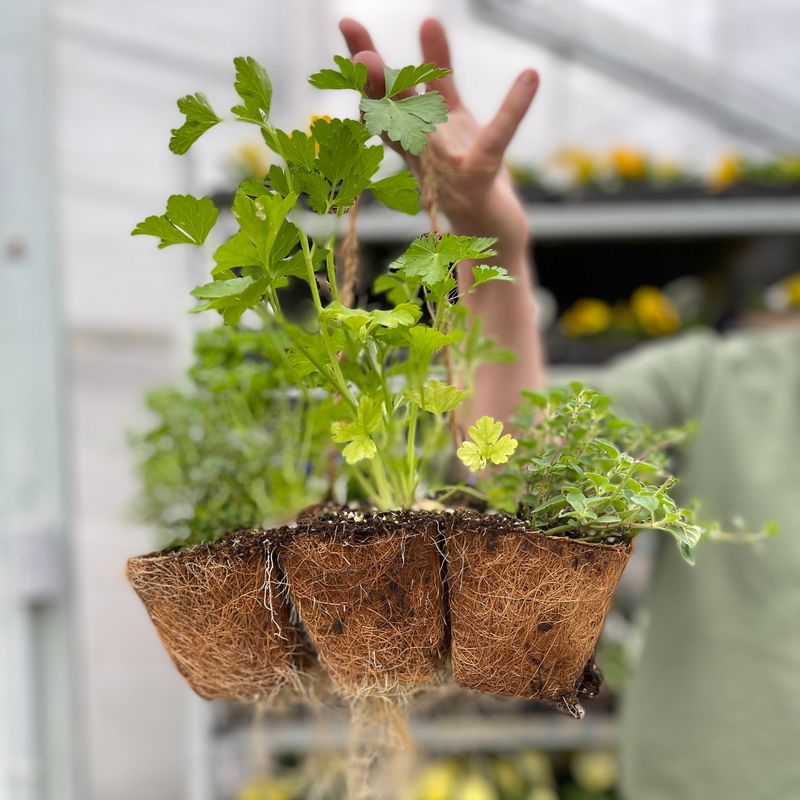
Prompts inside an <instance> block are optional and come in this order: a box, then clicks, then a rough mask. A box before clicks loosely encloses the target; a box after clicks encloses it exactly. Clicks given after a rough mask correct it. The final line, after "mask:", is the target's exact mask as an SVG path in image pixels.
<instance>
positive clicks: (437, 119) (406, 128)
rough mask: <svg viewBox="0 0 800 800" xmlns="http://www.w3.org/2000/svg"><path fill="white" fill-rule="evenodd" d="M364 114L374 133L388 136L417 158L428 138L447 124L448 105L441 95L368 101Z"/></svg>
mask: <svg viewBox="0 0 800 800" xmlns="http://www.w3.org/2000/svg"><path fill="white" fill-rule="evenodd" d="M361 111H362V113H363V114H364V123H365V124H366V126H367V130H368V131H369V132H370V133H372V134H376V135H378V136H380V135H382V134H386V136H388V137H389V139H391V140H392V141H393V142H399V143H400V146H401V147H402V148H403V149H404V150H406V151H407V152H409V153H411V154H412V155H415V156H418V155H421V153H422V151H423V150H424V149H425V145H426V144H427V143H428V134H429V133H431V132H432V131H434V130H436V126H437V125H438V124H440V123H442V122H445V121H446V120H447V104H446V103H445V102H444V98H443V97H442V96H441V95H440V94H439V93H438V92H426V93H425V94H415V95H413V96H411V97H404V98H403V99H402V100H391V99H390V98H388V97H384V98H382V99H380V100H370V99H368V98H364V99H362V101H361Z"/></svg>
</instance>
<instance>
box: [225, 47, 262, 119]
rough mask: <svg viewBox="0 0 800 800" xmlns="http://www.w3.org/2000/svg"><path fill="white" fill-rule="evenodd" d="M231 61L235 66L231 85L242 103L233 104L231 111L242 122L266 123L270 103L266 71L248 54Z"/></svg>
mask: <svg viewBox="0 0 800 800" xmlns="http://www.w3.org/2000/svg"><path fill="white" fill-rule="evenodd" d="M233 63H234V65H235V67H236V82H235V83H234V85H233V87H234V89H236V93H237V94H238V95H239V97H241V98H242V101H243V103H242V104H241V105H237V106H234V107H233V108H232V109H231V112H232V113H233V114H235V115H236V117H237V118H238V119H240V120H241V121H242V122H254V123H255V124H256V125H261V126H264V125H266V124H267V121H268V120H269V109H270V106H271V104H272V83H271V82H270V79H269V75H267V71H266V70H265V69H264V67H262V66H261V64H259V63H258V62H257V61H256V60H255V59H254V58H252V57H250V56H248V57H247V58H243V57H242V56H239V57H238V58H234V59H233Z"/></svg>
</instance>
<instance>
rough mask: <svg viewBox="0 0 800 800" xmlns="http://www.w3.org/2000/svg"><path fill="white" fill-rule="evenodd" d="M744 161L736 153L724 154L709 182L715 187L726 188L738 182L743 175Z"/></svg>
mask: <svg viewBox="0 0 800 800" xmlns="http://www.w3.org/2000/svg"><path fill="white" fill-rule="evenodd" d="M743 169H744V161H743V159H742V157H741V156H740V155H737V154H736V153H728V154H727V155H724V156H723V157H722V158H721V159H720V161H719V163H718V164H717V166H716V167H715V168H714V170H713V171H712V173H711V175H710V177H709V183H710V184H711V186H712V188H714V189H724V188H725V187H726V186H730V185H731V184H732V183H736V181H738V180H739V179H740V178H741V177H742V171H743Z"/></svg>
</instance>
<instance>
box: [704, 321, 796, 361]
mask: <svg viewBox="0 0 800 800" xmlns="http://www.w3.org/2000/svg"><path fill="white" fill-rule="evenodd" d="M719 339H720V344H719V356H720V358H722V359H723V360H724V361H725V363H726V364H727V365H729V366H731V367H737V366H743V365H745V364H747V365H749V364H763V363H765V362H772V361H773V360H775V359H776V358H778V359H780V358H783V357H785V356H789V357H792V358H797V357H798V355H800V327H785V328H774V329H748V330H740V331H733V332H731V333H728V334H726V335H725V336H723V337H719Z"/></svg>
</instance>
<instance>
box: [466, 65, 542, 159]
mask: <svg viewBox="0 0 800 800" xmlns="http://www.w3.org/2000/svg"><path fill="white" fill-rule="evenodd" d="M538 88H539V75H538V73H537V72H536V71H535V70H532V69H528V70H525V72H523V73H522V74H521V75H520V76H519V77H518V78H517V79H516V80H515V81H514V83H513V84H512V86H511V89H509V92H508V94H507V95H506V97H505V100H503V103H502V105H501V106H500V108H499V109H498V111H497V114H495V116H494V119H493V120H492V121H491V122H490V123H489V124H488V125H486V127H484V128H483V129H482V130H481V132H480V133H479V134H478V136H477V137H476V139H475V142H474V143H473V145H472V147H471V148H470V154H469V157H468V160H469V161H474V162H476V163H487V162H488V163H490V164H496V165H497V166H498V167H499V166H500V164H501V162H502V160H503V154H504V153H505V151H506V148H507V147H508V145H509V142H510V141H511V140H512V139H513V138H514V134H515V133H516V132H517V128H518V127H519V124H520V122H522V119H523V117H524V116H525V114H526V113H527V112H528V109H529V108H530V107H531V103H532V102H533V98H534V97H535V96H536V90H537V89H538Z"/></svg>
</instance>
